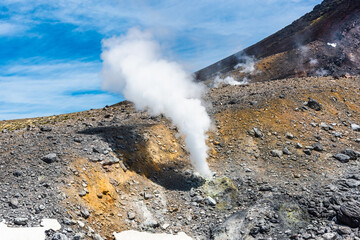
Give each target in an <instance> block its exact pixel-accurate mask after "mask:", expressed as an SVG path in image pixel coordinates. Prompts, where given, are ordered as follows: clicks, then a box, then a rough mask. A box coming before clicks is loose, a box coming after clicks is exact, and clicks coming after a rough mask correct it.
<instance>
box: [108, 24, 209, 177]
mask: <svg viewBox="0 0 360 240" xmlns="http://www.w3.org/2000/svg"><path fill="white" fill-rule="evenodd" d="M101 58H102V60H103V69H102V75H103V88H104V89H105V90H108V91H111V92H115V93H122V94H123V96H124V97H125V98H126V99H128V100H130V101H132V102H134V104H135V107H136V108H137V109H138V110H145V109H148V110H149V112H150V114H152V115H158V114H161V113H162V114H164V115H165V116H166V117H168V118H169V119H171V120H172V122H173V124H175V125H176V126H177V127H178V129H179V132H180V133H181V134H183V135H184V136H185V144H186V146H187V149H188V150H189V152H190V160H191V162H192V164H193V165H194V167H195V169H196V170H197V171H198V172H199V173H200V174H201V175H203V176H206V177H208V176H210V169H209V167H208V165H207V162H206V158H207V149H208V148H207V146H206V142H205V141H206V138H207V135H206V131H207V130H208V129H209V127H210V118H209V116H208V114H207V113H206V110H205V107H204V106H203V105H202V103H201V100H200V97H201V95H202V93H203V91H204V88H203V87H202V85H199V84H196V83H194V82H193V81H192V77H191V75H190V74H189V73H187V72H185V71H184V70H183V69H182V68H181V66H180V65H179V64H177V63H175V62H171V61H167V60H165V59H163V58H162V57H161V54H160V47H159V45H158V44H157V43H156V42H155V41H154V40H153V39H152V36H151V34H150V33H148V32H142V31H140V30H138V29H131V30H129V32H128V33H127V35H125V36H120V37H113V38H110V39H106V40H104V41H103V53H102V55H101Z"/></svg>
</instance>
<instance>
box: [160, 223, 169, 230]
mask: <svg viewBox="0 0 360 240" xmlns="http://www.w3.org/2000/svg"><path fill="white" fill-rule="evenodd" d="M169 226H170V224H168V223H165V224H163V225H162V226H161V229H162V230H166V229H167V228H168V227H169Z"/></svg>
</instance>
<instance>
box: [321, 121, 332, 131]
mask: <svg viewBox="0 0 360 240" xmlns="http://www.w3.org/2000/svg"><path fill="white" fill-rule="evenodd" d="M320 128H321V129H324V130H325V131H329V130H330V126H329V125H327V124H326V123H324V122H322V123H320Z"/></svg>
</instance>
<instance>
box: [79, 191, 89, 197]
mask: <svg viewBox="0 0 360 240" xmlns="http://www.w3.org/2000/svg"><path fill="white" fill-rule="evenodd" d="M86 194H87V192H86V191H85V190H81V191H80V192H79V196H80V197H85V196H86Z"/></svg>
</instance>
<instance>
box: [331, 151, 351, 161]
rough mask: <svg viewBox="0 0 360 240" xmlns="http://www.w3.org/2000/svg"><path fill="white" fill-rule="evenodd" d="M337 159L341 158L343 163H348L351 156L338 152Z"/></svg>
mask: <svg viewBox="0 0 360 240" xmlns="http://www.w3.org/2000/svg"><path fill="white" fill-rule="evenodd" d="M334 158H335V159H337V160H339V161H340V162H342V163H347V162H349V160H350V157H349V156H348V155H345V154H342V153H338V154H336V155H335V156H334Z"/></svg>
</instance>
